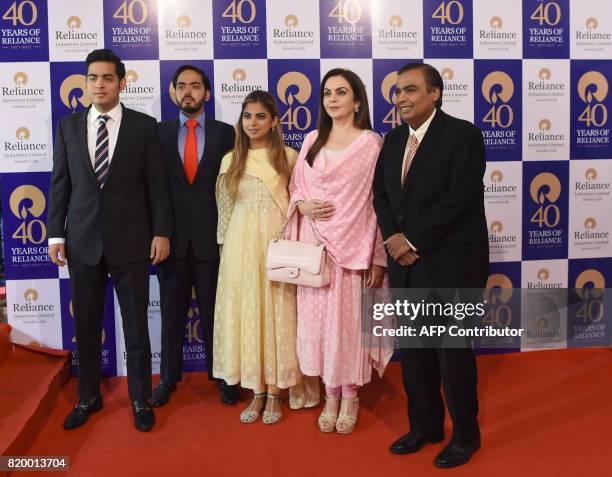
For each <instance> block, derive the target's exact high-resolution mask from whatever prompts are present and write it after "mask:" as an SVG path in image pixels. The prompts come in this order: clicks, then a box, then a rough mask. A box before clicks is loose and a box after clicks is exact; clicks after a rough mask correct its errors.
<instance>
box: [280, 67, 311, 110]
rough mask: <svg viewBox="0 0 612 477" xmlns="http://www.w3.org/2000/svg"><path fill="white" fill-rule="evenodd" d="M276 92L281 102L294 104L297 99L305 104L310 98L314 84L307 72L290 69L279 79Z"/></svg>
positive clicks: (289, 104)
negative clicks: (293, 88) (293, 89)
mask: <svg viewBox="0 0 612 477" xmlns="http://www.w3.org/2000/svg"><path fill="white" fill-rule="evenodd" d="M294 86H295V87H296V89H295V91H291V90H292V87H294ZM276 94H277V95H278V97H279V99H280V100H281V102H282V103H283V104H285V105H287V106H291V105H293V102H294V101H295V100H296V99H297V101H298V102H299V103H300V104H304V103H306V101H308V100H309V99H310V95H311V94H312V85H311V84H310V80H309V79H308V77H307V76H306V75H305V74H303V73H300V72H299V71H290V72H288V73H285V74H284V75H283V76H281V77H280V79H279V80H278V83H277V85H276Z"/></svg>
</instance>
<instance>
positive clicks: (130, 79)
mask: <svg viewBox="0 0 612 477" xmlns="http://www.w3.org/2000/svg"><path fill="white" fill-rule="evenodd" d="M125 81H127V84H134V83H136V82H137V81H138V73H136V72H135V71H134V70H127V71H126V72H125Z"/></svg>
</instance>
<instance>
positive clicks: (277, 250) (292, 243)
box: [266, 206, 330, 288]
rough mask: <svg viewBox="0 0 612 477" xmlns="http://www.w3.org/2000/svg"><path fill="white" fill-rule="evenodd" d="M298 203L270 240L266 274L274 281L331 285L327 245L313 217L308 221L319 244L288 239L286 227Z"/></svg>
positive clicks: (315, 286)
mask: <svg viewBox="0 0 612 477" xmlns="http://www.w3.org/2000/svg"><path fill="white" fill-rule="evenodd" d="M295 209H296V206H294V207H292V209H291V211H290V213H288V214H287V219H286V220H285V223H284V224H283V226H282V227H281V229H280V230H279V232H278V233H277V234H276V236H275V237H274V238H273V239H272V240H270V243H269V244H268V252H267V254H266V275H267V277H268V280H271V281H274V282H283V283H292V284H294V285H300V286H306V287H314V288H321V287H325V286H328V285H329V281H330V278H329V269H328V267H327V252H326V250H325V244H323V242H322V241H321V240H320V239H319V235H318V234H317V232H316V230H315V228H314V224H313V223H312V219H311V218H310V217H305V218H306V219H307V220H308V224H309V225H310V229H311V231H312V234H313V236H314V237H315V239H316V240H317V242H316V243H308V242H300V241H298V240H286V239H285V230H286V228H287V224H288V223H289V220H290V219H291V216H292V215H293V213H294V212H295Z"/></svg>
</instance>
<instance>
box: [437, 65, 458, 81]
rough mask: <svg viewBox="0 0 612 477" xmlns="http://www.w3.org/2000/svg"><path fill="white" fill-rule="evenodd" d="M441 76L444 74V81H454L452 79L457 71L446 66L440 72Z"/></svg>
mask: <svg viewBox="0 0 612 477" xmlns="http://www.w3.org/2000/svg"><path fill="white" fill-rule="evenodd" d="M440 76H442V79H443V80H444V81H452V79H453V78H454V77H455V72H454V71H453V70H452V69H450V68H444V69H443V70H442V71H441V72H440Z"/></svg>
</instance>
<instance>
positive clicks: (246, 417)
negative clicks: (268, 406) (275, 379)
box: [240, 393, 266, 424]
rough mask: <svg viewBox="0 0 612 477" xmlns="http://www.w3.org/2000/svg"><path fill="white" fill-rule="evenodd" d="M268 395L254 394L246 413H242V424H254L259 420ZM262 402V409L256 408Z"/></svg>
mask: <svg viewBox="0 0 612 477" xmlns="http://www.w3.org/2000/svg"><path fill="white" fill-rule="evenodd" d="M265 398H266V393H253V399H252V400H251V402H250V403H249V405H248V406H247V407H246V409H245V410H244V411H242V412H241V413H240V422H242V423H243V424H253V423H254V422H255V421H256V420H257V419H258V418H259V414H260V413H261V411H262V410H263V408H264V405H265V400H266V399H265ZM260 402H261V407H259V409H258V408H257V407H256V404H258V403H260Z"/></svg>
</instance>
